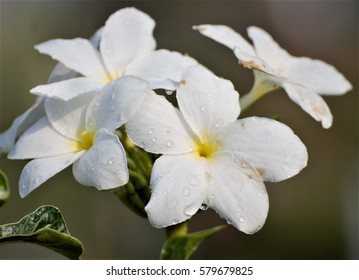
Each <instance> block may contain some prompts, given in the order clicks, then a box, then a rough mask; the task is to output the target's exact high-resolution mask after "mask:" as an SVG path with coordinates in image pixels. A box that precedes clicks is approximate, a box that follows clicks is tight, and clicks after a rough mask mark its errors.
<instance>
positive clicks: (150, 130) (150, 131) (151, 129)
mask: <svg viewBox="0 0 359 280" xmlns="http://www.w3.org/2000/svg"><path fill="white" fill-rule="evenodd" d="M154 131H155V130H154V129H153V128H150V129H149V130H148V131H147V133H148V134H152V133H153V132H154Z"/></svg>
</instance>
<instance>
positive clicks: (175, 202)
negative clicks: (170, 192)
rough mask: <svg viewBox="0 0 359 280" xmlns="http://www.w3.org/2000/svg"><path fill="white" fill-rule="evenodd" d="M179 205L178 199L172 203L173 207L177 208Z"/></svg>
mask: <svg viewBox="0 0 359 280" xmlns="http://www.w3.org/2000/svg"><path fill="white" fill-rule="evenodd" d="M177 204H178V199H177V198H175V199H174V200H173V201H172V205H173V207H175V206H177Z"/></svg>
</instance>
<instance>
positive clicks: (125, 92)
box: [86, 76, 150, 131]
mask: <svg viewBox="0 0 359 280" xmlns="http://www.w3.org/2000/svg"><path fill="white" fill-rule="evenodd" d="M149 91H150V89H149V85H148V83H147V82H146V81H145V80H142V79H139V78H136V77H132V76H124V77H122V78H120V79H117V80H115V81H113V82H111V83H109V84H107V85H106V86H105V88H104V89H103V91H102V92H101V93H98V94H97V95H96V96H95V98H94V99H93V100H92V101H91V102H90V104H89V107H88V109H87V115H86V122H87V123H86V127H87V129H88V130H94V129H100V128H105V129H107V130H108V131H115V130H116V129H117V128H119V127H120V126H121V125H123V124H124V123H125V122H126V121H127V120H128V119H129V118H130V117H131V116H132V115H133V114H134V113H135V112H136V111H137V109H138V108H139V107H140V106H141V104H142V102H143V100H144V99H145V97H146V94H147V93H148V92H149Z"/></svg>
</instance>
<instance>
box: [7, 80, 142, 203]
mask: <svg viewBox="0 0 359 280" xmlns="http://www.w3.org/2000/svg"><path fill="white" fill-rule="evenodd" d="M148 90H149V85H148V83H147V82H146V81H144V80H142V79H139V78H136V77H132V76H127V77H123V78H121V79H118V80H116V81H114V82H112V83H109V84H108V85H106V86H105V87H104V89H103V90H102V91H101V92H100V93H96V92H92V93H87V94H84V95H81V96H79V97H77V98H74V99H72V100H70V101H63V100H59V99H53V98H47V99H46V100H45V110H46V115H45V116H43V117H42V118H41V119H40V120H38V121H37V122H36V123H35V124H34V125H33V126H31V127H30V128H29V129H27V130H26V131H25V132H24V133H23V134H22V136H21V137H20V138H19V140H18V141H17V142H16V144H15V146H14V148H13V149H12V150H11V151H10V153H9V154H8V158H10V159H33V160H32V161H30V162H29V163H28V164H27V165H26V166H25V167H24V169H23V171H22V173H21V176H20V180H19V188H20V195H21V197H25V196H26V195H28V194H29V193H30V192H32V191H33V190H34V189H36V188H37V187H39V186H40V185H41V184H42V183H44V182H45V181H47V180H48V179H49V178H51V177H52V176H54V175H55V174H57V173H58V172H60V171H61V170H63V169H64V168H66V167H68V166H69V165H71V164H73V174H74V177H75V179H76V180H77V181H78V182H79V183H81V184H83V185H86V186H93V187H95V188H97V189H99V190H106V189H111V188H115V187H118V186H121V185H124V184H126V183H127V181H128V178H129V175H128V169H127V162H126V154H125V151H124V148H123V146H122V144H121V143H120V141H119V140H118V137H117V136H116V135H115V134H114V131H115V130H116V129H117V128H118V127H120V126H121V125H122V124H124V123H125V122H126V121H127V120H128V118H129V117H130V116H131V115H132V114H133V113H134V112H135V111H136V110H137V108H138V107H139V106H140V104H141V103H142V101H143V100H144V98H145V94H146V92H147V91H148Z"/></svg>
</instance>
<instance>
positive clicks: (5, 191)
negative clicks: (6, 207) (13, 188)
mask: <svg viewBox="0 0 359 280" xmlns="http://www.w3.org/2000/svg"><path fill="white" fill-rule="evenodd" d="M9 197H10V186H9V181H8V179H7V177H6V175H5V173H4V172H2V171H1V170H0V206H2V205H3V204H4V203H5V202H6V201H7V200H8V199H9Z"/></svg>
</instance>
